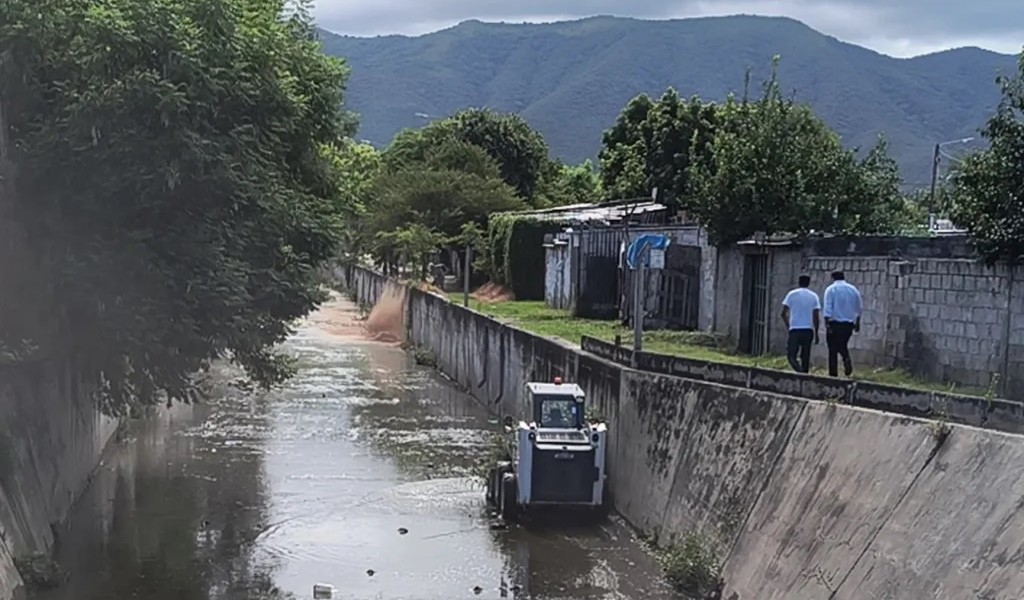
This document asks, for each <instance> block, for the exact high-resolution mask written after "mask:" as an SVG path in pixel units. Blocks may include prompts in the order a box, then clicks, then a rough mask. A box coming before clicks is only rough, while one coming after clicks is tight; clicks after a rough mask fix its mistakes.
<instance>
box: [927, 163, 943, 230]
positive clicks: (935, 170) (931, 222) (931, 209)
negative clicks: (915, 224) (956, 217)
mask: <svg viewBox="0 0 1024 600" xmlns="http://www.w3.org/2000/svg"><path fill="white" fill-rule="evenodd" d="M940 146H941V144H935V152H934V154H933V156H932V192H931V196H930V198H929V201H928V231H929V232H932V231H935V192H936V188H937V187H938V182H939V156H940V154H939V153H940V152H941V148H940Z"/></svg>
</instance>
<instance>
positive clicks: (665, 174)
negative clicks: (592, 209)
mask: <svg viewBox="0 0 1024 600" xmlns="http://www.w3.org/2000/svg"><path fill="white" fill-rule="evenodd" d="M714 125H715V105H713V104H710V103H706V102H702V101H701V100H700V98H697V97H694V98H691V99H690V100H688V101H684V100H682V99H681V98H680V97H679V94H678V93H677V92H676V91H675V90H674V89H672V88H669V89H668V90H667V91H666V92H665V93H664V94H663V95H662V96H661V98H659V99H658V101H657V102H654V101H652V100H651V99H650V98H649V97H647V96H645V95H641V96H638V97H636V98H634V99H633V100H632V101H630V103H629V104H627V105H626V107H625V108H624V109H623V112H622V114H621V115H620V116H619V119H618V121H617V122H616V124H615V126H614V127H612V128H611V129H610V130H608V131H607V132H605V135H604V138H603V141H604V148H603V150H602V151H601V155H600V157H601V175H602V182H603V184H604V189H605V191H606V195H607V196H608V197H610V198H635V197H646V196H648V195H650V193H651V192H652V191H653V190H654V189H655V188H657V190H658V199H659V200H661V201H662V202H665V203H666V204H668V205H669V206H671V207H673V208H678V207H683V208H685V203H686V199H687V198H688V196H689V170H688V169H689V165H690V162H691V152H693V153H694V154H695V155H702V154H706V153H707V152H708V151H709V145H710V143H711V139H712V137H713V135H714Z"/></svg>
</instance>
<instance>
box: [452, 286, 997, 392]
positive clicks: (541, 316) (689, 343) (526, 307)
mask: <svg viewBox="0 0 1024 600" xmlns="http://www.w3.org/2000/svg"><path fill="white" fill-rule="evenodd" d="M449 299H450V300H451V301H452V302H454V303H457V304H460V305H461V304H462V294H461V293H452V294H449ZM469 306H470V308H472V309H473V310H476V311H478V312H481V313H483V314H485V315H488V316H491V317H494V318H496V319H499V320H501V321H504V322H507V323H509V324H512V325H515V326H517V327H519V328H521V329H524V330H526V331H529V332H531V333H536V334H538V335H542V336H546V337H554V338H561V339H563V340H565V341H566V342H569V343H570V344H574V345H579V343H580V338H582V337H583V336H589V337H593V338H597V339H600V340H604V341H608V342H611V341H614V340H615V336H616V335H618V336H621V339H622V344H623V345H625V346H630V347H631V346H632V344H633V331H632V329H630V328H628V327H624V326H622V325H621V324H620V323H619V322H618V321H599V320H595V319H578V318H575V317H573V316H571V315H570V314H569V313H568V312H567V311H564V310H559V309H556V308H551V307H549V306H547V305H546V304H544V302H542V301H514V302H481V301H479V300H476V299H475V298H470V301H469ZM643 340H644V350H647V351H649V352H656V353H659V354H669V355H672V356H682V357H685V358H690V359H694V360H705V361H709V362H720V363H727V364H732V365H739V366H746V367H759V368H764V369H776V370H781V371H789V363H788V362H787V361H786V357H784V356H777V355H765V356H749V355H744V354H737V353H736V352H732V351H730V349H729V348H728V347H727V346H726V342H725V340H724V339H722V338H721V337H720V336H715V335H712V334H708V333H701V332H692V331H664V330H663V331H645V332H644V334H643ZM822 343H823V344H824V340H822ZM811 374H812V375H826V374H827V370H826V369H824V368H821V367H817V368H813V369H812V370H811ZM853 377H854V379H858V380H861V381H869V382H872V383H879V384H883V385H892V386H897V387H905V388H911V389H915V390H924V391H930V392H948V393H958V394H966V395H970V396H984V395H985V390H976V389H973V388H967V387H957V386H955V385H950V384H944V383H939V382H931V381H923V380H921V379H919V378H916V377H914V376H912V375H911V374H909V373H907V372H906V371H903V370H899V369H872V368H866V369H861V370H859V371H857V372H855V373H854V375H853Z"/></svg>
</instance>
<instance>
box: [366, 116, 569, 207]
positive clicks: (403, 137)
mask: <svg viewBox="0 0 1024 600" xmlns="http://www.w3.org/2000/svg"><path fill="white" fill-rule="evenodd" d="M449 141H457V142H461V143H465V144H472V145H473V146H476V147H478V148H480V149H482V150H483V151H484V152H486V153H487V155H488V156H490V157H491V158H492V159H493V160H494V163H495V164H496V165H497V166H498V170H499V173H500V174H501V178H502V179H503V180H504V181H505V183H507V184H509V185H510V186H512V187H513V188H514V189H515V190H516V193H517V194H519V196H520V197H522V198H524V199H526V200H527V201H532V200H533V199H534V196H535V194H536V192H537V188H538V185H539V184H540V181H541V178H542V177H543V174H544V172H545V170H546V169H547V168H548V164H549V158H548V145H547V142H545V141H544V136H542V135H541V134H540V133H539V132H538V131H536V130H534V129H533V128H531V127H530V126H529V124H528V123H527V122H526V120H525V119H523V118H522V117H521V116H519V115H515V114H504V113H498V112H495V111H492V110H486V109H475V108H474V109H467V110H464V111H461V112H458V113H456V114H454V115H452V116H451V117H448V118H446V119H440V120H437V121H434V122H432V123H430V124H429V125H427V126H426V127H424V128H423V129H417V130H412V129H407V130H404V131H402V132H399V134H398V135H397V136H395V139H394V140H392V142H391V144H390V146H389V147H388V151H387V153H386V154H387V158H386V162H387V164H388V166H389V168H391V169H401V168H403V167H404V166H406V165H408V164H410V163H412V162H422V161H425V160H426V159H427V156H428V154H430V152H431V149H433V148H437V147H439V146H442V145H444V144H446V143H447V142H449Z"/></svg>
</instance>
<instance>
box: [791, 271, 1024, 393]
mask: <svg viewBox="0 0 1024 600" xmlns="http://www.w3.org/2000/svg"><path fill="white" fill-rule="evenodd" d="M805 265H806V269H807V270H808V271H810V272H814V273H823V274H827V273H830V272H831V271H833V270H842V271H844V272H845V273H846V278H847V280H848V281H849V282H850V283H852V284H854V285H856V286H857V287H858V288H859V289H860V290H861V294H862V295H863V297H864V319H863V323H862V325H863V328H862V330H861V333H860V334H858V335H855V336H854V337H853V339H852V341H851V349H852V350H853V353H854V354H855V360H857V361H859V362H861V363H864V364H868V365H874V366H879V367H886V368H888V367H899V368H904V369H907V370H909V371H910V372H912V373H914V374H916V375H919V376H922V377H927V378H930V379H933V380H938V381H949V382H955V383H958V384H962V385H966V386H970V387H974V388H986V387H987V386H988V385H989V383H990V381H991V377H992V374H993V373H999V374H1001V376H1004V377H1008V378H1009V379H1010V382H1008V383H1009V385H1006V386H1004V387H1003V388H1002V390H1001V391H1003V392H1005V393H1006V394H1007V395H1010V396H1011V397H1014V398H1016V397H1018V396H1019V394H1018V396H1013V394H1012V393H1013V391H1014V390H1015V389H1019V386H1020V385H1021V384H1024V379H1022V378H1021V377H1020V376H1018V375H1016V374H1017V373H1018V371H1019V370H1020V368H1021V367H1022V366H1024V353H1022V352H1021V351H1020V349H1021V348H1022V346H1024V286H1017V287H1016V289H1014V290H1013V294H1012V297H1011V289H1010V288H1011V286H1010V276H1009V270H1008V269H1007V268H1006V267H1005V266H996V267H988V266H985V265H984V264H983V263H981V262H979V261H976V260H971V259H936V258H922V259H898V258H892V257H810V258H808V259H806V261H805ZM826 276H827V275H826ZM1017 279H1024V272H1020V271H1018V273H1015V281H1016V280H1017ZM824 287H825V286H824V285H821V286H820V289H819V292H823V291H824ZM1008 325H1009V327H1008ZM1007 334H1009V337H1007ZM818 352H819V353H822V354H821V355H822V357H823V349H819V350H818ZM1007 367H1008V368H1007Z"/></svg>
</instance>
